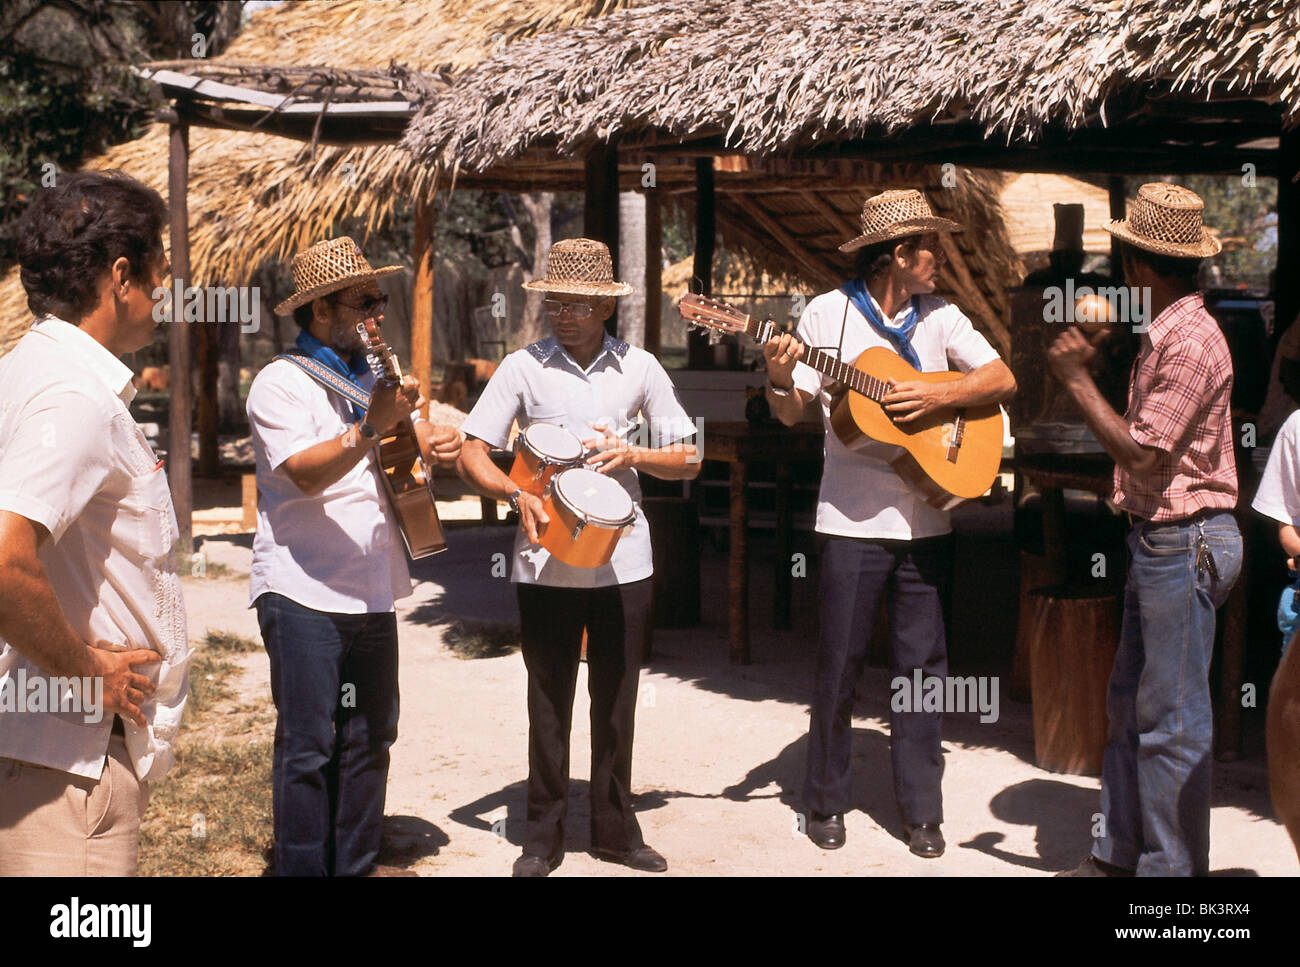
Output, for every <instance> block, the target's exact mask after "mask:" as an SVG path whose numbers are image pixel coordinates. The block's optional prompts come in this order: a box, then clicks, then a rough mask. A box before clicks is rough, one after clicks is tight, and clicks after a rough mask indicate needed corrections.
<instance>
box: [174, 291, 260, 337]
mask: <svg viewBox="0 0 1300 967" xmlns="http://www.w3.org/2000/svg"><path fill="white" fill-rule="evenodd" d="M153 298H154V300H155V302H154V307H153V319H154V322H177V321H180V322H209V323H216V324H218V325H221V324H223V323H236V322H237V323H239V331H240V332H243V333H250V332H258V331H259V330H260V329H261V328H262V290H261V288H260V287H259V286H256V285H228V286H220V285H208V286H197V285H189V286H187V285H186V284H185V280H184V279H179V278H178V279H173V280H172V285H171V288H168V287H167V286H164V285H160V286H158V287H157V288H156V289H154V290H153Z"/></svg>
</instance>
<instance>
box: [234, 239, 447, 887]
mask: <svg viewBox="0 0 1300 967" xmlns="http://www.w3.org/2000/svg"><path fill="white" fill-rule="evenodd" d="M399 271H401V268H400V266H387V267H385V268H380V269H372V268H371V267H370V265H369V264H368V263H367V262H366V259H365V256H364V255H362V254H361V250H360V249H359V248H357V244H356V242H354V241H353V240H352V239H350V238H347V237H342V238H334V239H329V240H327V241H324V242H318V243H317V244H315V245H313V246H311V247H310V248H309V249H307V251H305V252H301V253H299V254H298V255H297V256H295V257H294V260H293V282H294V292H293V295H291V296H290V297H289V298H288V299H286V300H285V301H284V302H282V303H281V304H280V305H278V306H276V309H275V311H276V312H277V313H278V314H280V315H287V314H289V313H293V315H294V319H295V320H296V321H297V322H298V325H299V326H301V327H302V331H301V332H300V333H299V335H298V342H297V350H298V353H299V354H301V355H302V356H304V357H308V359H307V360H306V363H305V364H303V365H300V364H299V363H297V362H294V361H292V360H291V359H289V358H285V357H280V358H278V359H275V360H273V361H272V362H271V363H270V364H268V365H267V366H266V367H265V368H264V369H263V370H262V371H261V372H260V373H259V374H258V376H257V379H255V380H254V381H253V385H252V388H251V389H250V390H249V394H248V421H249V424H250V426H251V428H252V432H253V447H254V451H255V454H256V458H257V490H258V494H259V498H258V507H257V536H256V537H255V538H254V541H253V567H252V574H251V576H250V588H249V598H250V601H251V603H252V604H253V606H254V607H256V608H257V619H258V624H259V626H260V627H261V631H262V640H263V641H264V642H265V644H266V650H267V654H268V655H269V656H270V658H271V693H272V696H273V697H274V699H275V706H276V710H277V712H278V713H279V715H278V718H277V720H276V729H275V754H274V760H273V783H274V786H273V790H272V805H273V810H274V825H275V868H276V872H277V873H278V874H279V875H281V876H366V875H381V876H382V875H394V874H396V873H397V871H395V870H393V869H392V868H389V867H383V866H378V865H376V863H375V859H376V857H377V856H378V854H379V841H380V833H381V829H382V825H383V818H384V794H385V789H386V786H387V781H388V750H389V747H390V746H391V745H392V744H393V741H394V740H395V739H396V738H397V715H398V697H397V619H396V615H395V614H394V610H393V609H394V602H395V601H396V600H397V599H398V598H403V597H406V596H407V595H409V594H410V593H411V579H410V575H409V573H408V571H407V567H406V553H405V550H404V548H403V543H402V538H401V535H400V534H399V532H398V530H397V528H396V525H395V524H394V522H393V520H392V517H391V515H390V513H389V511H388V508H387V502H386V497H385V495H384V492H383V486H382V482H381V481H380V479H379V476H378V474H379V473H380V472H381V471H380V470H379V469H378V466H377V463H378V461H377V460H375V459H372V456H373V455H374V454H375V453H376V449H377V446H378V443H379V440H380V439H381V438H382V437H384V436H385V435H386V434H388V433H389V432H390V431H391V430H392V429H393V427H394V426H395V425H396V423H397V421H398V420H399V419H400V418H401V417H402V416H403V415H405V414H410V413H412V411H413V410H415V409H416V408H417V407H418V406H420V405H421V403H422V401H421V399H420V398H419V384H418V383H417V381H416V380H415V379H414V378H413V377H410V376H408V377H406V378H405V379H404V380H403V381H402V383H401V385H400V386H396V385H389V384H386V383H379V384H376V381H375V377H374V375H373V374H372V373H371V371H370V367H369V365H368V363H367V360H366V354H365V351H364V343H363V341H362V337H361V336H360V334H359V333H358V332H357V325H358V323H363V322H366V321H368V320H377V321H378V320H382V319H383V315H382V313H383V310H384V306H385V304H386V303H387V301H388V300H387V297H386V296H385V295H383V293H382V292H381V291H380V289H379V283H378V281H377V280H378V279H380V278H381V277H383V276H385V275H389V274H391V273H393V272H399ZM313 364H314V365H313ZM311 369H314V371H315V372H318V373H327V374H328V375H329V376H330V378H332V379H334V380H338V381H341V382H346V383H347V384H350V385H351V386H354V387H355V388H356V389H357V390H359V391H360V395H361V396H367V395H369V396H370V403H369V406H368V408H366V409H364V410H363V409H362V408H361V407H360V406H359V405H357V404H356V403H353V402H352V401H351V399H348V398H345V397H344V396H342V395H340V394H339V392H337V391H335V390H333V389H330V388H327V387H328V383H327V382H322V381H318V378H316V377H313V376H312V375H309V370H311ZM415 430H416V432H417V433H419V434H421V435H422V436H424V437H425V438H426V439H427V440H428V441H429V443H430V444H431V445H432V447H433V450H434V452H435V454H436V455H437V458H438V462H439V463H441V464H451V463H454V462H455V459H456V456H457V455H458V453H459V450H460V435H459V433H458V432H457V431H456V430H454V429H452V428H449V427H434V426H431V425H430V424H429V423H427V422H424V421H418V420H417V422H416V425H415ZM408 875H414V874H408Z"/></svg>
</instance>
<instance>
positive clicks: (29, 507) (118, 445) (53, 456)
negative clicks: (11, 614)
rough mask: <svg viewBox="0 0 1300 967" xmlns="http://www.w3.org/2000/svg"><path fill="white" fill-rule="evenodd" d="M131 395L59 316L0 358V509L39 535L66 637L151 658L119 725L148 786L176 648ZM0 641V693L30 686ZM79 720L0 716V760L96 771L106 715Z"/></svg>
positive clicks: (114, 362)
mask: <svg viewBox="0 0 1300 967" xmlns="http://www.w3.org/2000/svg"><path fill="white" fill-rule="evenodd" d="M134 396H135V387H134V385H132V382H131V370H129V369H128V368H127V367H126V366H124V365H123V364H122V363H121V361H119V360H118V359H117V358H116V357H115V356H114V355H113V354H112V353H111V352H109V351H108V350H107V349H105V348H104V347H103V346H101V345H100V344H99V343H98V342H96V341H95V339H94V338H93V337H92V336H90V335H88V334H87V333H85V332H83V331H82V330H81V329H79V328H78V327H76V326H74V325H71V324H70V323H67V322H64V321H63V320H62V319H56V318H54V317H51V316H46V317H44V318H43V319H41V320H39V321H38V322H37V323H36V325H35V326H33V327H32V329H31V331H30V332H28V333H27V334H26V335H25V336H23V338H22V339H21V340H19V342H18V345H17V346H15V347H14V349H13V350H12V351H11V352H10V353H9V354H8V355H6V356H5V357H4V358H3V359H0V510H7V511H10V512H11V513H14V514H20V515H22V516H23V517H26V518H27V519H28V520H31V521H35V522H36V523H39V524H40V525H41V526H43V527H44V528H45V529H46V530H47V531H49V533H50V539H49V540H48V541H46V542H45V543H44V544H43V545H42V546H41V548H40V550H39V552H38V553H39V556H40V560H41V564H42V565H43V566H44V568H45V573H46V575H47V576H48V578H49V581H50V585H51V587H53V589H54V594H55V596H56V597H57V598H58V601H59V607H60V608H61V609H62V611H63V616H64V617H65V618H66V619H67V621H68V624H69V625H71V627H72V630H73V631H74V632H75V633H76V634H77V635H78V636H80V637H81V638H82V639H83V640H85V641H86V642H88V643H91V644H98V645H100V646H101V647H105V648H109V649H111V650H114V651H120V650H124V649H128V648H151V649H153V650H154V651H156V652H158V654H160V655H161V656H162V658H163V661H162V662H161V663H160V664H153V665H144V666H140V667H139V668H138V669H137V671H139V672H140V673H141V674H144V675H148V676H149V677H150V678H151V679H153V681H154V682H155V684H156V686H157V690H156V691H155V692H154V694H153V695H152V696H151V697H150V698H148V699H147V700H146V701H145V702H144V704H143V705H142V706H141V710H142V711H143V712H144V716H145V719H146V720H147V723H148V724H147V725H146V726H145V727H144V728H141V727H139V726H137V725H136V724H135V723H133V722H128V721H126V720H123V724H124V726H125V730H126V747H127V752H128V753H129V754H130V756H131V762H132V764H133V765H134V767H135V772H136V775H137V776H138V777H139V778H140V779H142V780H147V781H153V780H157V779H161V778H162V776H163V775H164V774H165V773H166V772H167V770H168V769H170V768H171V765H172V759H173V756H172V743H173V742H174V741H175V738H176V733H177V730H178V729H179V728H180V721H181V714H182V712H183V710H184V708H185V700H186V698H187V696H188V695H189V678H188V672H187V669H188V667H189V656H190V649H189V642H188V638H187V636H186V628H185V603H184V600H183V598H182V596H181V584H180V578H179V577H178V576H177V574H176V565H175V559H174V557H173V553H172V552H173V547H174V545H175V543H176V538H177V537H178V536H179V533H178V530H177V527H176V515H175V513H174V512H173V510H172V501H171V493H170V491H169V489H168V486H167V476H166V473H165V472H164V470H163V468H162V464H161V463H160V462H159V461H158V460H157V458H156V457H155V455H154V452H153V450H152V449H150V447H149V443H148V441H147V440H146V439H145V437H144V434H143V433H141V432H140V428H139V427H138V426H136V423H135V421H134V420H132V419H131V414H130V412H129V411H128V410H127V404H128V403H129V402H130V401H131V399H132V398H133V397H134ZM0 644H3V649H0V688H10V689H12V688H14V687H15V686H16V684H17V682H18V681H20V680H21V679H24V678H25V679H26V683H27V689H28V690H29V692H30V690H31V689H32V682H33V680H35V679H37V678H44V679H46V680H47V681H49V676H48V675H46V674H45V672H43V671H42V670H41V669H40V668H38V667H37V666H36V665H35V664H34V663H33V662H31V661H30V660H28V659H27V658H26V657H25V656H24V655H23V654H22V653H21V652H19V651H18V650H17V649H16V648H14V647H13V646H12V645H10V644H7V643H0ZM47 694H48V691H47ZM90 717H92V718H93V717H94V716H93V715H92V716H90ZM86 719H87V715H86V714H85V713H84V712H82V711H63V712H48V711H47V712H32V711H12V712H4V711H0V756H4V757H6V758H10V759H20V760H22V761H24V762H31V763H35V764H36V765H41V766H46V767H48V768H51V769H59V770H62V771H63V772H70V773H73V774H74V775H78V776H85V777H87V778H92V779H98V778H99V777H100V773H101V772H102V771H103V767H104V762H105V756H106V753H107V751H108V742H109V737H110V734H111V731H112V726H113V716H111V715H103V717H102V719H101V720H100V721H99V722H98V723H91V722H87V721H86ZM0 794H2V793H0Z"/></svg>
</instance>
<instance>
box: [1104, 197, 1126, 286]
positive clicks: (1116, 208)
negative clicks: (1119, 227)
mask: <svg viewBox="0 0 1300 967" xmlns="http://www.w3.org/2000/svg"><path fill="white" fill-rule="evenodd" d="M1106 191H1107V193H1108V194H1109V197H1110V217H1111V218H1124V217H1125V215H1126V213H1125V210H1124V209H1125V207H1126V202H1125V199H1124V176H1123V175H1111V176H1110V177H1109V178H1107V179H1106ZM1110 274H1111V278H1113V279H1115V280H1116V281H1123V279H1124V265H1123V263H1122V262H1121V261H1120V254H1119V239H1117V238H1116V237H1115V236H1114V235H1112V236H1111V237H1110Z"/></svg>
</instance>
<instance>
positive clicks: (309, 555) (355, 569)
mask: <svg viewBox="0 0 1300 967" xmlns="http://www.w3.org/2000/svg"><path fill="white" fill-rule="evenodd" d="M361 382H362V387H363V388H364V389H365V391H366V392H370V391H371V390H372V389H373V386H374V376H373V375H372V374H370V373H367V374H366V375H365V376H363V377H362V380H361ZM355 422H356V417H355V416H354V414H353V411H352V407H351V404H350V403H348V402H347V401H346V400H344V399H343V398H342V397H340V396H339V395H338V394H337V393H333V392H330V391H329V390H327V389H326V388H325V387H324V386H322V385H321V384H320V383H318V382H316V380H314V379H313V378H312V377H310V376H308V375H307V374H306V373H305V372H303V371H302V369H301V368H300V367H298V366H297V365H296V364H295V363H292V362H289V361H288V360H286V359H277V360H273V361H271V362H270V363H269V364H267V366H266V367H265V368H263V370H262V371H261V372H260V373H258V374H257V378H256V379H255V380H253V385H252V387H251V388H250V389H249V391H248V423H249V426H250V427H251V428H252V433H253V452H254V455H255V458H256V462H257V491H258V500H257V535H256V536H255V537H254V538H253V567H252V573H251V574H250V575H249V603H250V604H252V603H253V602H255V601H257V599H258V597H259V596H261V595H263V594H266V593H267V592H270V591H273V592H275V593H277V594H282V595H284V596H285V597H286V598H289V599H290V600H292V601H296V602H297V603H298V604H300V605H302V606H303V607H305V608H312V609H314V610H316V611H329V612H334V613H337V614H366V613H371V612H382V611H392V610H393V607H394V602H396V601H397V600H398V599H399V598H404V597H406V596H407V595H409V594H410V593H411V575H410V572H409V571H408V570H407V566H406V548H405V546H404V545H403V543H402V535H401V532H400V531H399V530H398V529H397V524H396V523H395V521H394V519H393V517H392V514H391V512H390V509H389V507H388V498H387V496H386V495H385V493H384V490H383V483H382V482H381V481H380V479H379V473H380V472H381V471H380V470H379V465H378V461H377V459H376V456H377V452H376V451H374V450H372V451H371V452H370V454H369V455H367V456H366V458H365V459H363V460H362V461H361V462H360V463H358V464H357V465H356V466H355V467H353V468H352V469H351V470H349V471H348V472H347V473H346V474H344V475H343V476H342V477H341V478H340V479H338V480H336V481H335V482H334V483H332V484H330V485H329V486H328V487H326V488H325V489H324V490H323V491H321V492H320V493H319V494H317V495H316V496H314V497H309V496H307V495H306V494H304V493H303V492H302V491H301V490H299V489H298V485H297V484H295V483H294V482H293V481H292V480H291V479H290V478H289V474H288V473H287V472H286V471H285V469H284V467H283V466H282V464H283V463H284V461H286V460H287V459H289V458H290V457H291V456H293V455H294V454H296V453H301V452H302V451H303V450H306V449H307V448H308V447H312V446H315V445H316V444H317V443H322V442H324V441H326V440H333V439H337V438H338V437H340V436H342V435H343V433H344V432H345V431H346V430H347V429H348V428H349V427H351V426H352V425H353V424H354V423H355Z"/></svg>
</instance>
